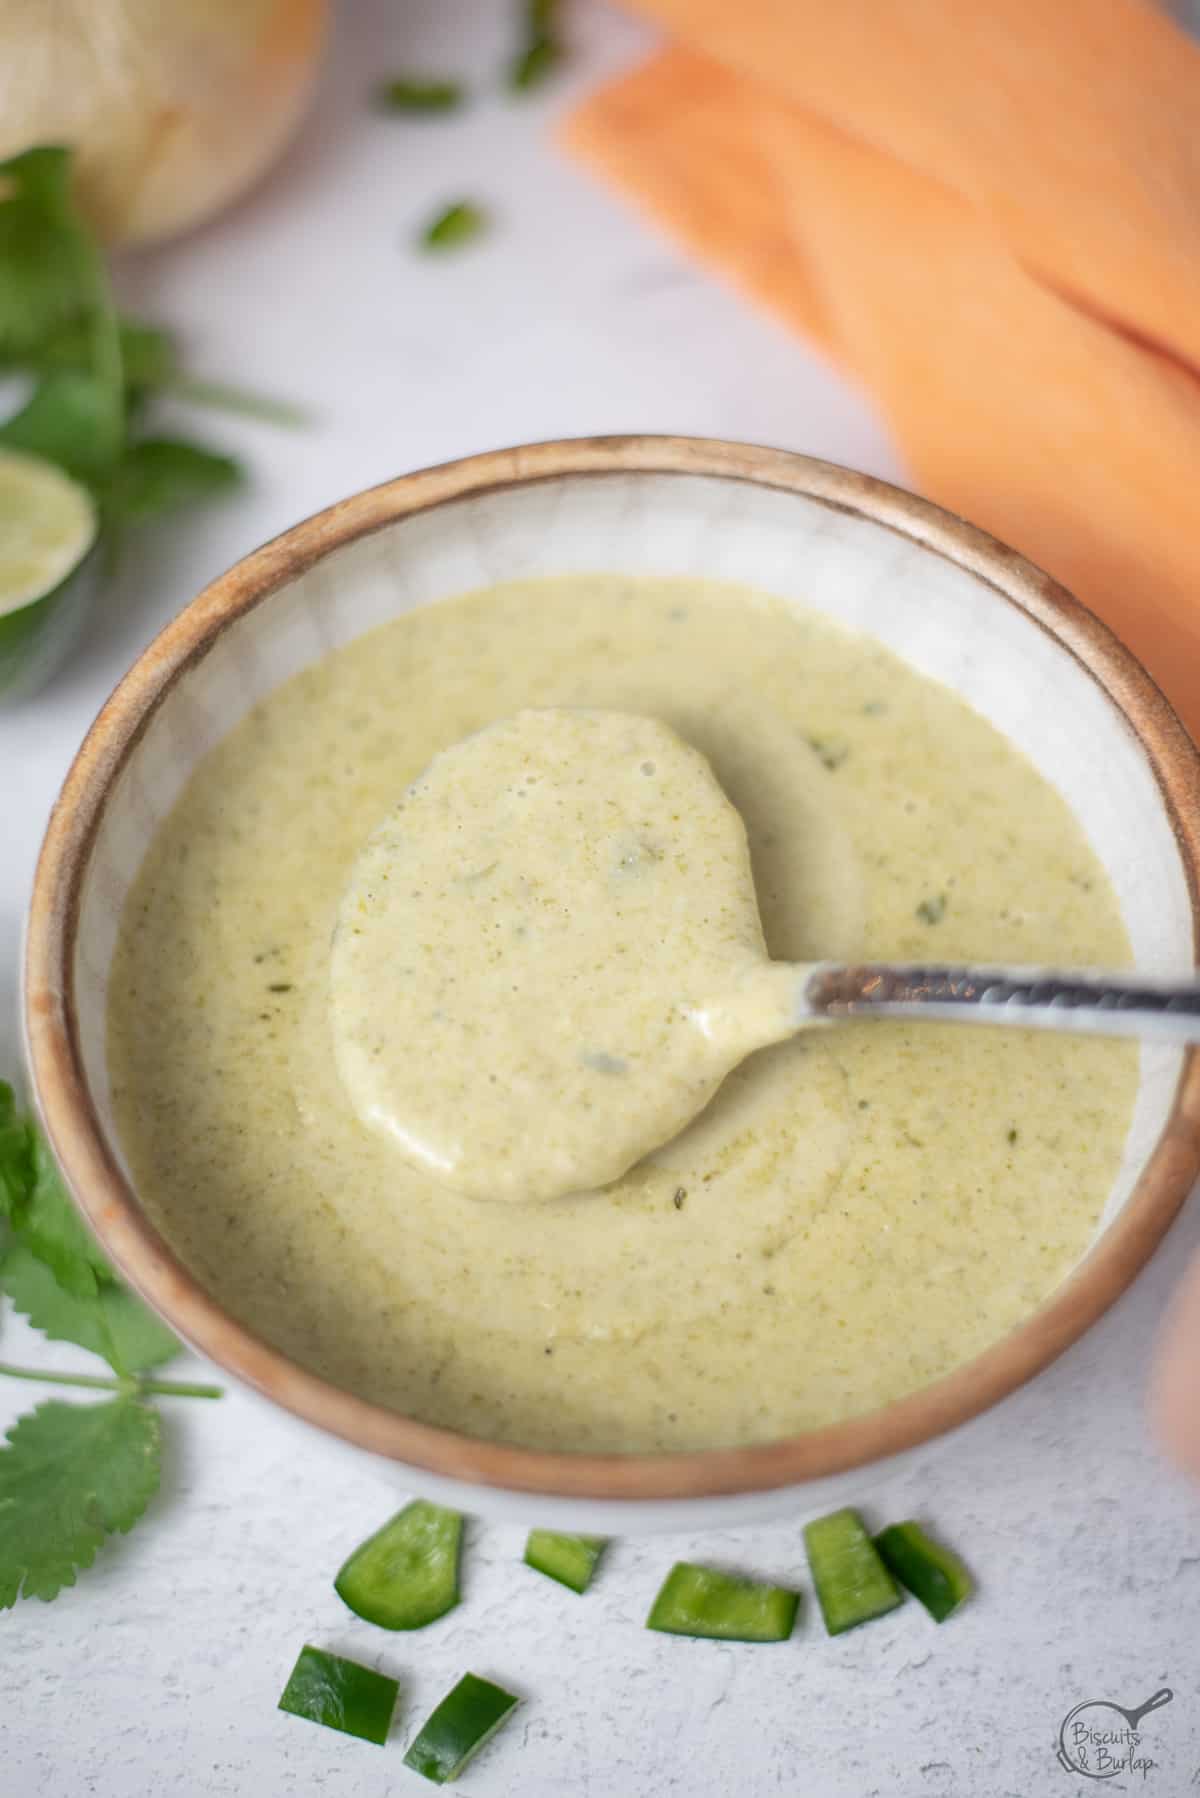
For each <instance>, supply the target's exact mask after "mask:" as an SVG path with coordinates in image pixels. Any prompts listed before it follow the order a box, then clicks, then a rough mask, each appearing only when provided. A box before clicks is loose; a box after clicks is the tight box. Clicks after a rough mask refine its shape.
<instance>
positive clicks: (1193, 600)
mask: <svg viewBox="0 0 1200 1798" xmlns="http://www.w3.org/2000/svg"><path fill="white" fill-rule="evenodd" d="M633 3H634V4H635V5H636V7H637V9H638V10H639V11H641V12H643V13H645V14H646V15H648V16H649V17H651V18H653V19H655V20H657V21H658V22H660V23H661V24H663V25H665V26H666V27H667V28H668V30H669V31H670V32H671V33H673V34H674V36H675V37H676V38H677V39H678V40H679V42H678V46H676V45H672V46H671V47H669V48H668V49H666V50H665V51H663V52H661V53H660V54H658V55H656V56H655V57H654V58H653V59H652V60H651V61H650V62H649V63H648V64H646V65H645V66H644V67H642V68H641V69H639V70H636V71H635V72H634V73H633V74H632V75H629V76H625V77H623V78H621V79H619V80H618V81H616V82H615V83H613V84H611V85H610V86H608V87H606V88H605V89H603V90H601V91H600V92H599V93H598V94H596V95H595V96H593V97H592V98H591V99H589V100H588V101H587V102H585V104H584V105H583V107H582V108H581V109H580V110H579V111H577V112H576V113H575V114H574V115H573V116H572V117H571V118H570V119H569V121H568V124H567V142H568V144H569V146H570V147H571V149H572V150H573V151H574V152H575V153H576V154H578V155H579V156H580V157H582V158H583V159H584V160H586V161H587V162H588V163H589V164H590V165H591V166H593V167H594V168H595V169H597V170H598V171H599V172H600V173H602V174H603V175H605V176H607V177H609V178H611V179H612V180H613V181H615V182H616V183H617V184H618V185H620V186H621V187H622V188H625V189H627V190H628V191H629V192H630V193H631V194H632V195H633V196H634V197H635V198H637V199H639V200H641V201H642V202H643V203H644V204H645V205H646V206H647V207H648V208H649V209H650V211H651V212H652V213H653V214H654V215H655V216H656V217H658V218H659V219H661V220H662V222H663V223H665V224H666V225H667V226H668V227H669V228H671V229H672V230H673V231H674V232H675V233H676V234H677V235H678V236H680V237H681V238H682V239H683V240H684V241H685V242H686V243H687V244H688V245H689V246H690V247H691V248H692V249H693V250H694V251H695V252H696V254H697V255H698V256H700V257H702V258H704V259H705V260H707V261H709V262H711V263H713V264H715V265H716V266H717V267H719V268H720V269H722V270H724V272H725V273H726V274H728V275H729V276H731V277H732V278H733V279H734V280H736V281H737V282H738V283H739V284H740V285H741V286H743V287H744V288H745V289H746V290H747V291H748V292H749V293H751V294H752V295H754V296H756V297H757V298H759V299H761V300H763V301H765V302H766V303H767V304H769V305H770V306H772V307H773V308H774V309H775V310H776V311H777V312H779V313H780V314H782V316H783V317H784V318H785V319H787V320H789V321H790V322H791V323H793V324H794V325H796V326H797V327H798V328H799V329H800V330H801V331H803V332H805V333H806V334H807V335H808V336H809V337H810V338H812V339H814V340H815V341H816V342H817V343H818V344H819V345H820V346H821V347H822V348H823V349H824V351H825V352H826V353H827V354H828V355H829V356H830V357H831V358H832V359H833V360H834V361H835V362H837V363H838V364H839V365H840V366H841V367H842V368H843V369H844V371H845V372H846V373H847V374H848V375H849V376H851V377H852V378H854V379H855V380H857V381H858V382H860V383H861V384H862V385H863V386H864V387H865V388H866V389H867V390H868V391H869V392H870V393H871V394H872V395H873V397H874V399H875V401H876V403H877V405H878V406H879V408H880V410H881V412H882V414H883V415H884V417H885V419H886V421H887V423H888V425H889V426H890V428H891V430H892V433H893V435H894V437H895V439H896V441H897V444H898V445H899V448H900V451H901V454H902V456H903V457H904V458H905V460H906V462H907V465H908V467H909V469H910V470H911V472H912V476H913V480H914V482H915V484H916V485H917V486H918V487H919V488H920V489H921V490H922V491H923V492H925V493H926V494H928V495H929V497H930V498H932V499H935V500H937V501H938V502H939V503H941V504H942V505H945V506H948V507H950V508H951V509H952V510H954V511H957V512H960V513H962V514H964V515H965V516H966V517H968V518H970V519H972V520H973V521H974V522H975V523H978V524H981V525H983V526H984V527H985V528H986V529H988V530H991V531H993V532H994V533H995V534H996V535H997V536H998V537H1001V538H1003V539H1004V540H1005V541H1006V542H1009V543H1011V544H1013V545H1015V546H1016V547H1017V548H1018V549H1020V550H1022V551H1023V552H1024V553H1025V554H1026V555H1028V556H1030V557H1031V558H1032V559H1033V560H1034V561H1035V562H1037V563H1039V564H1040V565H1041V566H1042V567H1044V568H1046V569H1048V570H1049V571H1050V573H1052V574H1053V575H1055V576H1056V577H1057V578H1058V579H1059V580H1061V581H1062V582H1063V583H1064V584H1065V585H1066V586H1067V587H1069V588H1070V589H1071V590H1072V591H1073V592H1074V593H1076V594H1077V595H1078V597H1079V598H1080V599H1082V600H1083V601H1084V602H1085V603H1086V604H1088V605H1090V606H1091V607H1092V608H1093V609H1094V610H1095V611H1097V612H1098V613H1099V614H1100V615H1101V617H1103V618H1104V619H1106V620H1107V622H1108V623H1109V624H1110V625H1111V626H1112V628H1113V629H1114V630H1115V631H1116V632H1117V634H1118V635H1119V636H1121V637H1122V638H1123V639H1124V640H1125V641H1126V642H1127V643H1128V644H1129V645H1130V647H1131V648H1132V649H1133V650H1134V651H1135V652H1136V653H1137V654H1138V655H1139V656H1140V657H1141V659H1142V660H1143V661H1144V662H1145V663H1146V665H1147V667H1148V668H1149V669H1150V671H1151V673H1152V674H1153V675H1154V676H1155V677H1156V679H1157V680H1158V681H1159V682H1160V684H1161V685H1162V686H1163V688H1164V689H1165V690H1166V692H1167V694H1168V696H1169V697H1170V698H1171V699H1172V700H1173V701H1174V703H1175V704H1176V706H1177V707H1178V708H1179V709H1180V711H1181V713H1182V715H1183V717H1184V720H1185V722H1186V723H1188V725H1189V726H1190V728H1191V729H1192V731H1193V733H1194V734H1196V735H1197V736H1200V130H1198V129H1197V124H1196V120H1197V117H1198V108H1200V48H1197V46H1196V45H1195V44H1193V43H1192V41H1191V40H1190V39H1189V38H1188V37H1187V36H1185V35H1184V34H1183V33H1182V32H1181V31H1179V30H1178V29H1177V28H1176V27H1175V26H1174V25H1173V24H1172V23H1171V21H1170V20H1169V19H1168V18H1167V17H1166V16H1165V15H1164V14H1162V13H1159V12H1158V11H1157V10H1155V9H1154V8H1153V7H1152V6H1150V5H1148V4H1143V3H1142V0H991V3H990V4H988V5H986V6H985V5H982V4H978V3H977V0H970V3H969V4H967V5H963V6H953V7H951V6H946V5H945V4H944V0H887V3H886V4H880V3H879V0H837V4H836V5H834V6H832V7H831V6H829V5H828V4H827V0H826V4H823V5H818V4H816V3H815V0H741V4H739V5H738V6H736V7H731V6H728V5H727V4H725V3H724V0H633Z"/></svg>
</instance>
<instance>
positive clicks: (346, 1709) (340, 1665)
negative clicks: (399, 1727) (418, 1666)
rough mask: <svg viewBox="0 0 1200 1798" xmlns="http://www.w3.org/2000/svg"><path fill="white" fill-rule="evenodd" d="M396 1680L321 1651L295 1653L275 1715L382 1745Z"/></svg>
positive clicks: (393, 1707)
mask: <svg viewBox="0 0 1200 1798" xmlns="http://www.w3.org/2000/svg"><path fill="white" fill-rule="evenodd" d="M399 1690H400V1682H399V1681H398V1680H395V1679H389V1678H388V1676H387V1674H386V1673H376V1672H374V1671H373V1669H372V1668H370V1667H363V1666H360V1664H359V1663H358V1661H347V1660H343V1658H342V1656H341V1655H340V1654H326V1652H325V1650H324V1649H323V1648H312V1647H310V1646H305V1647H304V1648H302V1649H301V1650H300V1655H299V1658H298V1659H297V1661H296V1665H295V1666H294V1667H293V1668H292V1673H291V1678H290V1679H289V1680H288V1683H287V1685H286V1686H285V1687H284V1688H283V1696H282V1698H281V1699H280V1700H279V1709H280V1710H281V1711H290V1712H291V1714H292V1716H293V1717H305V1718H307V1719H308V1721H309V1722H310V1723H322V1724H324V1726H325V1728H326V1729H340V1730H341V1731H342V1733H343V1735H347V1736H358V1737H359V1738H360V1740H362V1741H364V1742H377V1743H381V1744H382V1743H383V1742H386V1741H387V1733H388V1730H389V1729H390V1727H391V1722H392V1712H393V1711H394V1710H395V1708H396V1694H397V1693H398V1692H399Z"/></svg>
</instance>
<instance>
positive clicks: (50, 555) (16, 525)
mask: <svg viewBox="0 0 1200 1798" xmlns="http://www.w3.org/2000/svg"><path fill="white" fill-rule="evenodd" d="M99 529H100V521H99V517H98V515H97V511H96V503H95V501H94V500H93V498H92V496H91V494H90V493H89V492H88V490H87V488H86V487H81V486H80V485H79V483H78V482H77V481H73V480H72V479H71V478H70V476H69V475H66V474H64V473H63V471H62V469H61V468H56V467H55V465H54V464H53V463H52V462H46V461H44V460H43V459H42V457H40V456H30V455H26V454H25V452H24V451H22V450H7V449H0V702H2V701H4V700H8V699H14V698H17V697H21V698H24V697H25V696H27V695H28V694H29V693H31V692H32V691H33V690H34V688H36V687H38V686H40V685H41V684H42V682H43V681H44V680H46V679H48V677H49V676H50V674H51V673H52V672H53V670H54V668H55V667H56V666H57V664H58V663H59V662H60V661H61V660H62V658H63V656H64V655H65V654H66V653H67V650H68V649H69V648H70V646H71V643H72V642H73V641H74V638H75V634H76V631H77V630H78V627H79V625H80V624H81V622H82V620H83V616H84V612H85V610H86V606H87V602H88V599H89V597H90V595H91V591H92V587H93V584H94V578H95V570H96V560H97V558H96V555H95V550H96V543H97V538H98V535H99Z"/></svg>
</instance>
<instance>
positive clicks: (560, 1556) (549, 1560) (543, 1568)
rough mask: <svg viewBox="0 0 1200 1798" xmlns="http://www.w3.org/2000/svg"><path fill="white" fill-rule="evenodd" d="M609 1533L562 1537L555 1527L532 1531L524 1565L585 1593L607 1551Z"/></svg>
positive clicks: (526, 1546)
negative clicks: (601, 1557) (553, 1528)
mask: <svg viewBox="0 0 1200 1798" xmlns="http://www.w3.org/2000/svg"><path fill="white" fill-rule="evenodd" d="M607 1542H608V1538H607V1537H606V1536H560V1535H558V1534H557V1532H556V1531H554V1530H530V1532H529V1540H528V1541H527V1542H526V1544H525V1565H526V1566H527V1567H533V1568H536V1570H537V1571H538V1573H544V1574H546V1576H547V1577H548V1578H549V1579H556V1580H557V1581H558V1583H559V1585H560V1586H569V1587H570V1588H571V1590H572V1592H586V1591H587V1589H588V1586H589V1585H590V1583H591V1579H592V1575H593V1574H594V1573H595V1571H596V1566H597V1563H598V1562H599V1560H600V1556H601V1555H602V1554H603V1553H604V1550H605V1548H606V1546H607Z"/></svg>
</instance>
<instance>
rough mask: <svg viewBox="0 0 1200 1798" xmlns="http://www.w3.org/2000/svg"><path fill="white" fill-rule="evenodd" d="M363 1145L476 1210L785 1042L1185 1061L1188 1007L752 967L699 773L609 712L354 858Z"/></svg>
mask: <svg viewBox="0 0 1200 1798" xmlns="http://www.w3.org/2000/svg"><path fill="white" fill-rule="evenodd" d="M330 1002H331V1019H332V1027H333V1038H334V1047H335V1053H336V1058H337V1064H338V1070H339V1073H340V1075H341V1078H342V1082H343V1084H344V1086H345V1089H346V1092H347V1094H348V1095H349V1098H350V1101H351V1103H352V1105H353V1107H354V1109H355V1111H356V1112H357V1113H358V1115H359V1117H360V1118H361V1119H362V1121H363V1122H364V1123H365V1124H367V1125H369V1126H370V1127H371V1128H372V1129H374V1130H377V1131H380V1132H382V1133H384V1134H386V1135H387V1136H389V1137H390V1138H391V1139H392V1140H393V1141H394V1142H395V1144H396V1146H397V1148H398V1149H399V1151H400V1153H401V1154H402V1155H403V1156H404V1158H405V1159H406V1160H408V1161H410V1162H412V1163H414V1164H416V1165H417V1166H420V1167H423V1168H424V1169H425V1170H426V1171H427V1172H429V1173H430V1174H432V1175H434V1176H435V1177H436V1178H438V1179H440V1180H442V1181H443V1182H444V1183H445V1184H446V1185H448V1186H450V1187H452V1188H454V1189H455V1190H457V1191H459V1192H462V1193H465V1194H468V1195H469V1196H471V1197H473V1198H480V1199H508V1200H525V1199H552V1198H558V1197H561V1196H563V1195H564V1194H567V1193H573V1192H580V1191H586V1190H591V1189H594V1188H596V1187H599V1186H604V1185H607V1184H608V1183H609V1182H610V1181H612V1180H615V1179H617V1178H618V1177H619V1175H621V1174H623V1173H624V1172H625V1171H626V1170H627V1169H628V1168H629V1167H631V1166H632V1165H633V1164H634V1163H635V1162H636V1161H639V1160H640V1159H641V1158H642V1157H643V1156H644V1155H646V1154H648V1153H649V1152H650V1151H651V1150H652V1149H655V1148H657V1147H658V1146H659V1145H660V1144H662V1143H664V1142H667V1141H668V1140H669V1139H670V1138H671V1137H673V1136H675V1135H676V1134H677V1133H678V1132H679V1131H680V1130H682V1129H683V1127H684V1126H685V1125H686V1124H688V1123H689V1122H690V1121H691V1120H692V1118H694V1117H695V1116H696V1115H697V1113H698V1112H700V1111H702V1110H703V1108H704V1107H705V1106H706V1105H707V1104H708V1102H709V1100H710V1099H711V1098H712V1097H713V1095H714V1093H715V1092H716V1090H717V1088H718V1086H719V1085H720V1084H721V1081H722V1080H723V1079H724V1077H725V1075H726V1074H727V1073H729V1071H730V1070H731V1069H732V1068H733V1067H735V1066H736V1065H737V1063H738V1062H740V1061H742V1060H743V1059H744V1058H745V1057H746V1056H747V1055H748V1054H750V1053H751V1052H752V1051H754V1050H756V1049H761V1048H765V1047H766V1046H767V1045H768V1044H771V1043H775V1042H779V1041H781V1040H783V1039H784V1038H786V1037H788V1036H790V1035H792V1034H793V1033H794V1032H795V1031H797V1030H800V1029H803V1028H806V1027H808V1026H811V1025H815V1024H828V1023H832V1022H835V1021H836V1020H838V1019H847V1018H853V1017H865V1016H877V1017H884V1016H892V1017H896V1016H903V1017H926V1018H934V1019H938V1020H945V1019H948V1018H958V1019H964V1020H969V1021H972V1022H989V1023H992V1022H1000V1023H1009V1024H1017V1025H1020V1026H1023V1027H1027V1028H1028V1027H1031V1026H1032V1027H1043V1028H1056V1029H1073V1030H1085V1031H1092V1032H1096V1031H1100V1032H1104V1033H1107V1034H1117V1035H1140V1036H1150V1035H1153V1036H1158V1037H1159V1038H1166V1039H1168V1040H1171V1041H1175V1042H1182V1041H1200V985H1197V984H1195V983H1192V982H1173V983H1156V982H1154V981H1152V980H1149V979H1147V978H1145V977H1142V976H1128V975H1123V974H1113V975H1108V974H1103V975H1090V974H1089V975H1081V974H1074V973H1053V972H1048V971H1045V970H1039V969H1021V970H1012V969H1010V970H996V969H976V968H965V967H954V968H950V967H936V968H935V967H898V966H880V965H874V966H861V967H847V966H840V965H834V964H830V963H813V964H805V965H795V966H793V965H789V964H785V963H776V962H772V961H771V960H770V959H769V958H768V955H767V949H766V944H765V942H764V939H763V932H762V925H761V923H760V921H759V914H758V902H757V898H756V895H755V890H754V879H753V874H752V871H751V866H750V854H749V849H748V847H747V843H746V833H745V829H744V827H743V824H742V820H741V817H740V815H739V813H738V812H737V811H736V810H735V808H734V807H733V805H731V803H730V802H729V800H728V799H727V798H726V797H725V794H724V793H723V791H722V790H721V787H720V786H719V784H718V782H717V780H716V777H715V775H714V774H713V772H712V770H711V768H710V767H709V765H708V763H707V761H706V760H705V758H704V757H703V756H702V755H701V754H700V753H699V752H698V751H697V750H695V749H693V748H691V747H690V746H689V745H688V744H687V743H685V742H684V741H683V739H682V738H681V737H679V736H677V735H676V733H675V732H674V731H673V730H671V729H670V728H669V727H668V726H667V725H665V724H662V723H659V722H658V721H656V720H654V719H651V718H643V717H637V716H634V715H631V714H627V713H622V712H603V711H586V710H564V709H547V710H538V711H535V710H530V711H524V712H519V713H517V714H516V716H514V717H512V718H507V719H504V720H502V721H501V722H500V723H497V724H493V725H490V726H488V727H487V728H486V729H484V730H481V731H479V732H478V733H477V734H476V735H474V736H472V737H468V738H466V739H465V740H464V741H463V742H461V743H456V744H455V745H454V746H453V747H451V748H449V749H446V750H444V751H443V752H442V753H441V754H440V755H438V756H435V758H434V760H433V761H432V762H431V763H430V765H429V767H428V768H427V769H426V770H425V772H424V773H423V774H422V775H421V776H420V778H419V779H418V780H416V781H415V782H414V783H413V785H412V786H411V787H410V788H409V790H408V792H407V793H406V795H405V797H404V798H403V800H402V801H401V802H400V804H399V805H398V806H397V807H396V809H395V810H394V811H393V812H392V813H391V814H390V816H389V817H388V818H387V819H386V820H385V821H384V822H383V824H381V825H380V826H379V828H378V829H377V830H376V831H375V833H374V834H373V835H372V837H371V838H370V839H369V841H368V842H367V844H366V846H365V847H364V849H363V851H362V853H361V854H360V856H359V858H358V860H357V862H356V864H355V866H354V869H353V871H352V873H351V877H350V880H349V883H348V885H347V887H346V889H345V892H344V894H343V897H342V903H341V906H340V909H339V914H338V921H337V928H336V931H335V934H334V942H333V950H332V959H331V1001H330Z"/></svg>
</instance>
